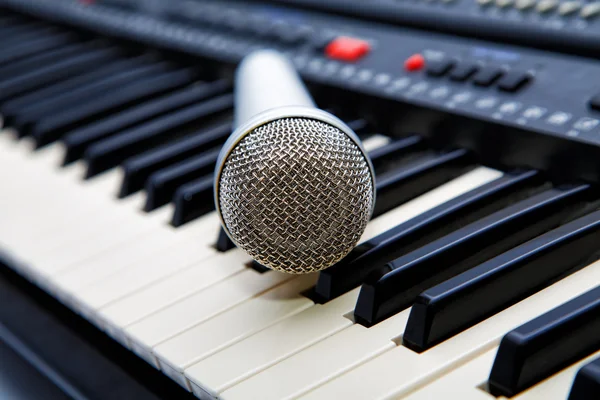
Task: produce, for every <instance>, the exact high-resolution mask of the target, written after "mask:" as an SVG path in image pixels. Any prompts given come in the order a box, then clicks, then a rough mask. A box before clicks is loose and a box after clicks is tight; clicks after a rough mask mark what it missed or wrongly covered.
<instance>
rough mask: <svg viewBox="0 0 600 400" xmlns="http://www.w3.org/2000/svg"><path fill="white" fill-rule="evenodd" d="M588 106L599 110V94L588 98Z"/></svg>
mask: <svg viewBox="0 0 600 400" xmlns="http://www.w3.org/2000/svg"><path fill="white" fill-rule="evenodd" d="M590 107H592V108H593V109H594V110H596V111H600V94H597V95H595V96H594V97H592V99H591V100H590Z"/></svg>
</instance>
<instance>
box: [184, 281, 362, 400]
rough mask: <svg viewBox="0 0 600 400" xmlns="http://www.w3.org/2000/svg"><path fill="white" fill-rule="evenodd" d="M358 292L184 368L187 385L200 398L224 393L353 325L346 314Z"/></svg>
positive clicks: (297, 315) (278, 324)
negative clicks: (275, 344) (274, 344)
mask: <svg viewBox="0 0 600 400" xmlns="http://www.w3.org/2000/svg"><path fill="white" fill-rule="evenodd" d="M357 295H358V290H354V291H352V292H349V293H346V294H345V295H342V296H340V297H338V298H337V299H334V300H332V301H331V302H329V303H327V304H326V305H319V304H317V305H315V306H313V307H310V308H308V309H306V310H304V311H302V312H300V313H298V314H296V315H293V316H292V317H290V318H286V319H284V320H282V321H280V322H278V323H276V324H274V325H272V326H270V327H267V328H266V329H263V330H261V331H259V332H257V333H255V334H254V335H251V336H249V337H248V338H246V339H244V340H242V341H239V342H237V343H235V344H233V345H231V346H229V347H227V348H225V349H223V350H221V351H219V352H217V353H215V354H213V355H211V356H208V357H207V358H205V359H204V360H201V361H199V362H197V363H196V364H193V365H192V366H191V367H188V368H187V369H186V370H185V371H184V373H185V377H186V378H187V382H188V384H189V385H190V386H191V388H192V391H193V392H194V393H195V394H196V395H197V396H199V397H201V396H202V395H205V394H207V395H209V396H213V397H217V396H221V393H223V392H224V391H225V390H227V389H229V388H231V387H233V386H234V385H236V384H238V383H239V382H242V381H243V380H245V379H247V378H249V377H251V376H253V375H255V374H256V373H258V372H260V371H262V370H265V369H267V368H268V367H270V366H273V365H276V364H277V363H278V362H280V361H283V360H285V359H286V358H288V357H290V356H292V355H293V354H296V353H298V352H300V351H302V350H304V349H306V348H308V347H310V346H311V345H313V344H315V343H319V342H321V341H323V340H325V339H326V338H327V337H329V336H331V335H334V334H336V333H338V332H340V331H342V330H344V329H346V328H348V327H349V326H351V325H352V321H351V320H350V319H348V318H345V317H344V313H345V312H346V311H348V310H350V309H351V308H352V306H353V304H354V302H355V300H356V296H357ZM282 338H285V340H282ZM273 343H277V346H273V345H272V344H273ZM231 360H237V361H236V362H235V363H232V362H231ZM311 365H312V363H311Z"/></svg>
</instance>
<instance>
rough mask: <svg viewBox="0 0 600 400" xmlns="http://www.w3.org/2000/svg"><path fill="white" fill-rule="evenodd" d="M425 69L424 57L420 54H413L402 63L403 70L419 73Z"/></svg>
mask: <svg viewBox="0 0 600 400" xmlns="http://www.w3.org/2000/svg"><path fill="white" fill-rule="evenodd" d="M423 67H425V57H423V56H422V55H421V54H413V55H412V56H410V57H408V58H407V59H406V61H404V69H405V70H407V71H419V70H421V69H423Z"/></svg>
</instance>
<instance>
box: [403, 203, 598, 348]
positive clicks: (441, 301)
mask: <svg viewBox="0 0 600 400" xmlns="http://www.w3.org/2000/svg"><path fill="white" fill-rule="evenodd" d="M599 230H600V211H596V212H594V213H592V214H589V215H586V216H584V217H581V218H579V219H577V220H575V221H572V222H570V223H568V224H566V225H563V226H560V227H559V228H556V229H554V230H552V231H550V232H547V233H545V234H543V235H541V236H539V237H537V238H535V239H532V240H531V241H529V242H527V243H524V244H522V245H521V246H518V247H516V248H514V249H512V250H509V251H508V252H506V253H504V254H501V255H499V256H498V257H495V258H493V259H491V260H489V261H487V262H485V263H483V264H481V265H479V266H477V267H475V268H473V269H471V270H468V271H467V272H464V273H462V274H460V275H458V276H456V277H454V278H452V279H450V280H448V281H446V282H443V283H441V284H440V285H438V286H435V287H433V288H430V289H427V290H426V291H425V292H423V293H421V294H420V295H419V297H417V300H416V301H415V304H414V305H413V307H412V312H411V315H410V318H409V320H408V325H407V327H406V331H405V332H404V344H405V345H406V346H408V347H410V348H412V349H413V350H415V351H418V352H421V351H425V350H427V349H428V348H430V347H431V346H433V345H435V344H436V343H438V342H440V341H442V340H445V339H447V338H448V337H450V336H452V335H454V334H456V333H457V332H460V331H463V330H464V329H467V328H468V327H470V326H472V325H474V324H476V323H477V322H478V321H480V320H482V319H484V318H489V317H490V316H492V315H493V314H494V313H496V312H498V311H500V310H502V309H505V308H507V307H509V306H511V305H512V304H514V303H516V302H518V301H520V300H521V299H523V298H525V297H527V296H530V295H531V294H533V293H535V292H536V291H538V290H540V289H541V288H543V287H546V286H548V285H550V284H552V283H553V282H554V281H556V280H557V279H560V278H562V277H564V276H566V275H568V274H570V273H572V272H574V271H576V270H577V269H578V268H580V267H582V266H585V265H587V264H588V263H589V261H590V260H591V259H592V258H593V257H594V254H595V253H596V251H597V243H596V242H597V240H596V236H597V234H598V231H599Z"/></svg>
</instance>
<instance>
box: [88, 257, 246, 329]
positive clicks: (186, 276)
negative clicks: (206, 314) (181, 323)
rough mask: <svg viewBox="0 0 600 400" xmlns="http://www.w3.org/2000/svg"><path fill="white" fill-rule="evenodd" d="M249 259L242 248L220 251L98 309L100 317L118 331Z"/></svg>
mask: <svg viewBox="0 0 600 400" xmlns="http://www.w3.org/2000/svg"><path fill="white" fill-rule="evenodd" d="M249 261H250V258H249V257H248V255H246V254H245V253H244V252H243V251H241V250H239V249H233V250H231V251H228V252H227V253H218V254H217V255H215V256H214V257H211V258H208V259H206V260H204V261H203V262H201V263H199V264H197V265H194V266H192V267H189V268H186V269H183V270H181V271H179V272H178V273H176V274H174V275H172V276H169V277H168V278H166V279H164V280H162V281H160V282H157V283H155V284H153V285H150V286H148V287H146V288H143V289H141V290H139V291H137V292H134V293H132V294H131V295H129V296H126V297H124V298H122V299H120V300H118V301H116V302H113V303H110V304H109V305H107V306H106V307H103V308H101V309H100V310H98V318H100V319H101V320H102V321H103V325H106V326H105V329H107V330H108V331H109V333H111V334H115V333H116V332H118V331H119V330H121V329H122V328H125V327H127V326H129V325H131V324H134V323H136V322H138V321H140V320H141V319H143V318H145V317H147V316H149V315H151V314H152V313H154V312H157V311H159V310H162V309H164V308H166V307H168V306H170V305H172V304H175V303H176V302H177V301H179V300H182V299H185V298H186V297H188V296H191V295H193V294H194V293H196V292H199V291H201V290H204V289H206V288H207V287H209V286H210V285H213V284H215V283H217V282H220V281H222V280H224V279H226V278H228V277H231V276H233V275H235V274H239V273H241V272H242V271H245V270H246V267H245V266H244V264H245V263H247V262H249Z"/></svg>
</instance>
